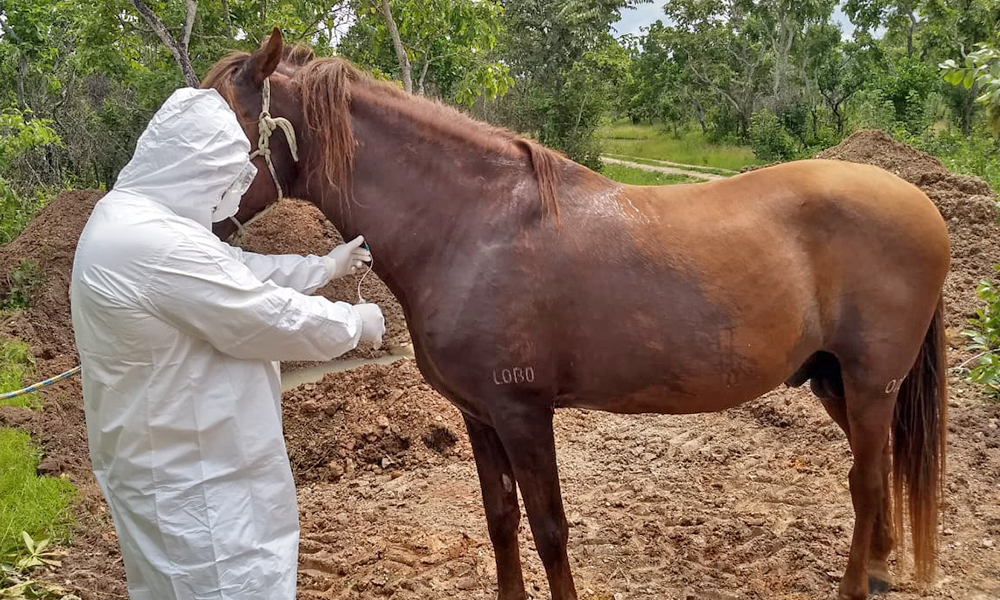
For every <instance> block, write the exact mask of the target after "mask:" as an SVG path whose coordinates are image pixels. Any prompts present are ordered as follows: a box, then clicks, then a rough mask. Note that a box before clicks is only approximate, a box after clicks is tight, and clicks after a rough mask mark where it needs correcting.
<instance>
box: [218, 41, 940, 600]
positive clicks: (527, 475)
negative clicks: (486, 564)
mask: <svg viewBox="0 0 1000 600" xmlns="http://www.w3.org/2000/svg"><path fill="white" fill-rule="evenodd" d="M302 48H303V47H302V46H299V45H296V46H287V45H285V44H284V42H283V39H282V36H281V32H280V30H279V29H278V28H275V29H274V31H273V32H272V33H271V34H270V35H269V36H268V38H267V39H266V40H265V41H264V42H263V43H262V44H261V45H260V47H259V48H258V49H256V50H255V51H254V52H252V53H243V52H235V53H231V54H229V55H227V56H226V57H224V58H222V59H220V60H219V61H218V62H217V63H215V65H214V66H213V67H212V68H211V69H210V71H209V72H208V73H207V75H206V76H205V79H204V81H203V82H202V87H206V88H214V89H216V90H218V91H219V92H220V94H221V95H222V96H223V97H224V98H226V100H227V101H228V102H229V104H230V105H231V107H232V108H233V110H234V111H235V112H236V114H237V115H238V116H239V117H240V119H241V123H243V124H244V128H245V131H246V133H247V136H248V138H249V139H251V140H257V139H265V138H266V139H269V140H270V142H269V144H268V148H267V152H264V153H261V154H259V155H256V156H255V158H254V161H255V162H256V163H257V165H258V167H259V172H260V173H261V175H260V176H258V177H257V178H256V180H255V182H254V184H253V186H252V187H251V188H250V190H249V191H248V192H247V194H246V195H245V196H244V198H243V202H242V205H241V208H240V210H239V212H238V214H237V215H236V217H235V219H234V220H235V221H236V223H235V224H234V223H229V222H223V223H220V224H219V225H217V226H216V227H215V233H216V235H218V236H219V237H220V238H222V239H224V240H225V239H228V238H229V236H230V235H231V234H233V233H234V231H235V229H236V228H237V227H238V226H240V225H241V224H243V223H245V222H247V221H248V220H250V219H251V218H253V217H254V216H255V215H258V214H260V213H261V211H263V210H265V209H266V208H267V207H268V206H270V205H271V204H272V203H274V202H275V201H276V199H277V198H279V197H281V195H282V190H285V191H287V192H288V195H289V196H292V197H296V198H300V199H303V200H306V201H308V202H311V203H313V204H315V205H316V206H317V207H319V208H320V209H321V210H322V211H323V213H324V214H325V215H326V217H327V218H328V219H329V220H330V221H331V222H332V223H333V224H334V225H335V226H336V227H337V229H338V230H339V231H340V232H341V233H342V234H343V235H344V237H345V239H351V238H353V237H354V236H356V235H358V234H363V235H364V236H365V239H366V240H367V242H368V243H369V245H370V248H371V250H372V253H373V256H374V257H375V263H374V269H375V272H376V273H377V275H378V276H379V277H380V278H381V279H382V280H383V281H384V282H385V283H386V285H387V286H388V287H389V289H390V290H391V291H392V293H393V294H394V295H395V297H396V298H397V299H398V300H399V303H400V305H401V306H402V308H403V311H404V314H405V317H406V322H407V324H408V328H409V331H410V335H411V337H412V341H413V348H414V352H415V358H416V363H417V366H418V368H419V370H420V372H421V373H422V375H423V376H424V378H425V379H426V380H427V381H428V383H429V384H430V385H431V386H432V387H433V388H434V389H435V390H437V391H438V392H439V393H440V394H442V395H443V396H444V397H445V398H447V399H448V400H450V401H451V402H452V403H453V404H454V405H455V406H456V407H458V409H459V410H460V411H461V413H462V416H463V418H464V421H465V425H466V428H467V430H468V434H469V440H470V442H471V446H472V449H473V453H474V456H475V462H476V467H477V472H478V476H479V483H480V488H481V491H482V498H483V505H484V509H485V516H486V521H487V526H488V531H489V536H490V540H491V542H492V546H493V550H494V557H495V561H496V572H497V588H498V597H499V598H501V599H502V600H523V599H524V598H525V597H526V596H525V588H524V579H523V575H522V568H521V559H520V555H519V550H518V539H517V537H518V535H517V531H518V524H519V521H520V518H521V514H520V510H519V506H518V497H517V494H518V491H517V490H518V489H520V493H521V494H522V498H523V500H524V504H525V509H526V512H527V517H528V520H529V524H530V527H531V532H532V535H533V537H534V540H535V544H536V548H537V551H538V554H539V556H540V558H541V561H542V563H543V565H544V568H545V572H546V577H547V579H548V584H549V591H550V594H551V597H552V598H553V599H554V600H573V599H575V598H577V592H576V589H575V586H574V582H573V576H572V573H571V571H570V563H569V559H568V556H567V539H568V526H567V521H566V517H565V514H564V511H563V504H562V495H561V492H560V486H559V475H558V470H557V463H556V452H555V444H554V437H553V414H554V411H555V409H557V408H562V407H577V408H583V409H593V410H601V411H610V412H615V413H627V414H634V413H660V414H684V413H701V412H710V411H721V410H724V409H727V408H730V407H734V406H737V405H739V404H741V403H744V402H747V401H750V400H752V399H755V398H757V397H759V396H760V395H762V394H764V393H766V392H767V391H769V390H771V389H774V388H776V387H778V386H780V385H782V384H785V385H789V386H801V385H803V384H805V383H806V382H807V381H808V382H809V383H810V386H811V389H812V391H813V392H814V393H815V395H816V396H817V397H818V399H819V401H820V402H822V404H823V406H824V407H825V408H826V410H827V412H828V413H829V415H830V417H831V418H832V419H833V420H834V421H835V422H836V423H837V424H838V425H839V426H840V428H841V429H842V430H843V431H844V433H845V434H846V436H847V439H848V441H849V444H850V449H851V451H852V454H853V465H852V467H851V469H850V474H849V484H850V495H851V501H852V504H853V508H854V513H855V523H854V533H853V537H852V538H851V541H850V553H849V558H848V560H847V565H846V568H845V570H844V574H843V577H842V579H841V581H840V585H839V591H838V597H839V598H840V599H841V600H861V599H863V598H866V597H867V595H868V593H869V592H870V591H871V592H873V593H874V592H879V591H885V590H887V589H888V588H889V586H890V585H891V583H892V579H891V575H890V573H889V566H888V563H887V560H888V558H889V556H890V553H891V552H892V550H893V549H894V547H896V546H897V544H898V543H900V542H902V536H903V533H904V531H903V526H904V525H903V520H904V519H903V513H904V512H906V513H908V518H907V520H908V522H909V529H910V530H911V536H912V538H913V548H912V553H913V559H914V567H915V568H914V571H915V576H916V579H917V580H918V581H919V582H921V583H926V582H929V581H931V580H932V579H933V577H934V573H935V564H936V560H937V521H938V509H939V503H940V502H941V501H942V499H943V496H944V491H943V480H944V468H945V431H946V399H947V382H946V372H945V369H946V356H945V352H946V344H945V340H944V325H943V311H944V302H943V297H942V289H943V284H944V280H945V277H946V275H947V272H948V270H949V268H950V243H949V239H948V231H947V228H946V225H945V222H944V220H943V219H942V217H941V215H940V213H939V212H938V210H937V209H936V207H935V206H934V204H932V203H931V201H930V200H929V199H928V197H927V196H926V195H924V194H923V193H922V192H921V191H920V190H919V189H918V188H916V187H915V186H913V185H911V184H909V183H907V182H905V181H904V180H902V179H900V178H899V177H897V176H895V175H893V174H891V173H889V172H887V171H884V170H882V169H879V168H877V167H873V166H868V165H861V164H854V163H848V162H841V161H824V160H802V161H797V162H790V163H785V164H780V165H775V166H771V167H767V168H761V169H757V170H753V171H749V172H746V173H742V174H739V175H736V176H733V177H730V178H728V179H720V180H716V181H711V182H704V183H696V184H687V185H674V186H631V185H623V184H620V183H616V182H613V181H611V180H609V179H607V178H606V177H604V176H602V175H600V174H599V173H597V172H595V171H593V170H590V169H588V168H586V167H584V166H582V165H579V164H577V163H575V162H573V161H571V160H569V159H568V158H566V157H565V156H564V155H562V154H560V153H558V152H555V151H553V150H551V149H549V148H546V147H544V146H543V145H541V144H539V143H537V142H536V141H533V140H531V139H528V138H525V137H522V136H520V135H517V134H515V133H513V132H511V131H508V130H505V129H499V128H495V127H491V126H489V125H487V124H485V123H482V122H479V121H476V120H474V119H473V118H471V117H469V116H467V115H466V114H464V113H463V112H461V111H459V110H457V109H454V108H451V107H448V106H446V105H444V104H443V103H440V102H436V101H432V100H428V99H424V98H419V97H417V96H413V95H410V94H407V93H405V92H403V91H402V90H400V89H399V87H398V86H396V85H394V84H392V83H390V82H382V81H377V80H375V79H373V78H371V77H369V76H367V75H365V74H364V73H363V72H362V71H360V70H359V69H358V68H356V67H355V66H353V65H352V64H351V63H350V62H348V61H346V60H344V59H341V58H336V57H334V58H317V57H315V56H314V55H313V53H312V52H311V50H309V49H308V47H305V48H306V50H305V51H303V49H302ZM279 117H280V118H282V119H286V120H287V125H289V126H290V129H291V130H293V131H291V132H289V133H288V134H286V135H287V136H289V138H288V139H286V137H283V136H281V135H276V136H274V137H273V138H268V132H269V131H270V130H271V129H274V127H273V125H266V121H267V120H268V119H272V120H273V119H275V118H279ZM262 123H263V124H265V125H264V126H265V131H264V134H265V135H264V136H263V138H261V137H260V134H261V131H260V128H261V125H260V124H262ZM294 136H297V140H296V141H297V144H296V145H297V154H294V155H293V153H292V152H291V150H292V148H291V146H290V143H289V139H291V137H294ZM264 154H266V156H265V155H264ZM890 482H891V484H890Z"/></svg>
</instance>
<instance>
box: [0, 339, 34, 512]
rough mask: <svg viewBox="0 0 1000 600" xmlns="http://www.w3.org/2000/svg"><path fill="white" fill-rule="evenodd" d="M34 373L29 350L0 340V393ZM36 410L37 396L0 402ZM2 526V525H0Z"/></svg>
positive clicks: (20, 384)
mask: <svg viewBox="0 0 1000 600" xmlns="http://www.w3.org/2000/svg"><path fill="white" fill-rule="evenodd" d="M34 373H35V358H34V356H33V355H32V354H31V348H30V347H28V345H27V344H25V343H24V342H22V341H20V340H14V339H10V338H5V339H0V393H3V392H13V391H16V390H19V389H21V388H22V387H24V386H25V382H27V381H28V380H29V379H31V377H32V376H33V375H34ZM4 405H7V406H23V407H34V408H38V407H39V406H40V402H39V400H38V394H25V395H23V396H18V397H17V398H13V399H10V400H0V406H4ZM0 525H2V523H0Z"/></svg>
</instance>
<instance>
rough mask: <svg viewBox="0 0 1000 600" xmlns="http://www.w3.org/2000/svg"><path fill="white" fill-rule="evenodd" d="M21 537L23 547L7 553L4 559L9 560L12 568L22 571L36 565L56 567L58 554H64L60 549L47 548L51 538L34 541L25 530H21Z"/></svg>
mask: <svg viewBox="0 0 1000 600" xmlns="http://www.w3.org/2000/svg"><path fill="white" fill-rule="evenodd" d="M21 539H22V540H24V548H23V549H21V550H19V551H16V552H10V553H8V554H7V555H6V556H5V557H4V559H6V560H8V561H10V562H11V563H12V564H13V565H14V568H15V569H16V570H18V571H21V572H22V573H23V572H25V571H30V570H31V569H34V568H37V567H44V566H50V567H58V566H59V560H58V559H57V557H58V556H61V555H63V554H64V552H62V551H60V550H56V549H54V548H49V542H50V541H51V540H49V539H47V538H46V539H44V540H38V541H35V540H33V539H32V538H31V536H30V535H28V532H27V531H22V532H21Z"/></svg>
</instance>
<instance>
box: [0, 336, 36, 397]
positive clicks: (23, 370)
mask: <svg viewBox="0 0 1000 600" xmlns="http://www.w3.org/2000/svg"><path fill="white" fill-rule="evenodd" d="M34 374H35V359H34V357H33V356H32V354H31V348H29V347H28V344H25V343H24V342H22V341H20V340H14V339H0V393H3V392H13V391H14V390H19V389H21V388H22V387H24V386H25V382H26V381H28V380H29V379H30V378H31V377H32V376H33V375H34ZM30 383H33V382H30ZM30 383H29V384H30ZM4 405H7V406H24V407H29V408H40V406H41V401H40V400H39V399H38V394H26V395H24V396H18V397H17V398H13V399H11V400H0V406H4Z"/></svg>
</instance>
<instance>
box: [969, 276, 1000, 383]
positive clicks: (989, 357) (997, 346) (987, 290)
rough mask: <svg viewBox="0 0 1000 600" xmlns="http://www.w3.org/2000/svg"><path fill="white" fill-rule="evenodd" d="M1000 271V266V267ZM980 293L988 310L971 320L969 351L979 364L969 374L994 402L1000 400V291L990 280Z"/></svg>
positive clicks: (979, 288)
mask: <svg viewBox="0 0 1000 600" xmlns="http://www.w3.org/2000/svg"><path fill="white" fill-rule="evenodd" d="M994 268H996V269H997V270H1000V265H997V266H996V267H994ZM976 293H977V294H978V295H979V297H980V298H982V299H983V300H986V307H985V308H981V309H979V310H977V311H976V316H975V317H974V318H972V319H970V320H969V324H970V325H971V328H970V329H968V330H966V331H964V332H963V333H964V334H965V335H966V337H968V338H969V339H970V340H971V341H972V344H971V345H970V346H969V350H971V351H973V352H976V353H977V354H976V357H975V363H976V366H974V367H973V368H972V369H970V370H969V372H968V377H969V379H971V380H972V381H974V382H976V383H978V384H981V385H983V386H985V387H986V389H987V390H988V391H989V393H990V395H991V396H992V397H993V398H994V399H1000V290H998V289H997V288H996V286H994V285H993V283H992V282H990V281H983V282H982V283H980V284H979V287H978V288H977V290H976Z"/></svg>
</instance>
